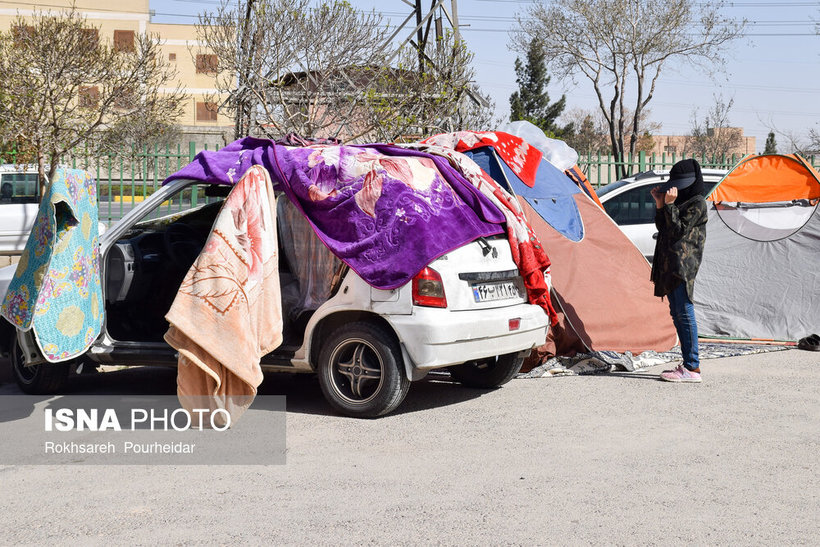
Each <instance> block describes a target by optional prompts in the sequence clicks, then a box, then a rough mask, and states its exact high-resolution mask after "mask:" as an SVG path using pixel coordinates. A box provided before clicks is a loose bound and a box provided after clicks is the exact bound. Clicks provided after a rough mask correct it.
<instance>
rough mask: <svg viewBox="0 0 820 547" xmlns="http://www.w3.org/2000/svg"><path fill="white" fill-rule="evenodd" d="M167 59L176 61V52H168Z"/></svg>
mask: <svg viewBox="0 0 820 547" xmlns="http://www.w3.org/2000/svg"><path fill="white" fill-rule="evenodd" d="M168 60H169V61H176V60H177V54H176V53H169V54H168Z"/></svg>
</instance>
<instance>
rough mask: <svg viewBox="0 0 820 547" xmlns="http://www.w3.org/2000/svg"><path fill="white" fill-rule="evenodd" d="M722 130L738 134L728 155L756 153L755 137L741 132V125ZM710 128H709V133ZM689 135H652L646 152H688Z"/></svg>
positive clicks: (658, 153) (679, 153) (678, 153)
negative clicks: (738, 137) (649, 146)
mask: <svg viewBox="0 0 820 547" xmlns="http://www.w3.org/2000/svg"><path fill="white" fill-rule="evenodd" d="M721 130H722V131H732V132H736V133H739V134H740V145H739V146H737V147H736V148H734V149H732V150H730V151H729V154H728V155H732V154H734V155H736V156H745V155H747V154H754V153H756V151H757V150H756V146H757V138H756V137H747V136H745V135H744V134H743V128H742V127H725V128H721ZM712 131H714V130H712V129H710V130H709V133H710V135H711V133H712ZM688 138H690V137H686V136H684V135H652V142H653V144H654V146H653V148H652V149H651V150H648V152H649V153H650V154H651V153H654V154H656V155H658V156H660V155H661V154H664V153H665V154H666V155H667V156H668V155H670V154H676V155H678V156H680V155H681V154H682V153H683V152H686V153H687V154H688V153H689V149H688V147H687V143H686V141H687V139H688Z"/></svg>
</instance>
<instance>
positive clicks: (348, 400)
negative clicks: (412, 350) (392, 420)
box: [318, 322, 410, 418]
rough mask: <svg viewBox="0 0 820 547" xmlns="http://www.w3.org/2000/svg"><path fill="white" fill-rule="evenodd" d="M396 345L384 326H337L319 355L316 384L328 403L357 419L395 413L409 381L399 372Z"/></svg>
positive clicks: (399, 366) (399, 360)
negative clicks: (317, 380)
mask: <svg viewBox="0 0 820 547" xmlns="http://www.w3.org/2000/svg"><path fill="white" fill-rule="evenodd" d="M402 367H403V365H402V357H401V351H400V349H399V346H398V343H397V342H396V340H395V338H394V337H393V335H392V333H390V332H389V331H388V330H387V329H385V328H384V327H381V326H379V325H376V324H373V323H365V322H357V323H350V324H348V325H344V326H342V327H339V328H338V329H336V330H335V331H333V333H332V334H331V336H330V338H329V339H328V341H327V342H326V343H325V345H324V347H323V348H322V351H321V352H320V354H319V367H318V373H319V384H320V385H321V387H322V393H323V394H324V396H325V398H326V399H327V400H328V402H329V403H330V404H331V406H333V408H335V409H336V410H338V411H339V412H341V413H343V414H346V415H348V416H353V417H356V418H374V417H377V416H383V415H384V414H387V413H388V412H391V411H392V410H394V409H395V408H396V407H397V406H399V404H401V402H402V401H403V400H404V397H405V396H406V395H407V391H408V390H409V389H410V380H408V379H407V376H405V374H404V371H403V369H402Z"/></svg>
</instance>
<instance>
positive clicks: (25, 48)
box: [0, 9, 185, 184]
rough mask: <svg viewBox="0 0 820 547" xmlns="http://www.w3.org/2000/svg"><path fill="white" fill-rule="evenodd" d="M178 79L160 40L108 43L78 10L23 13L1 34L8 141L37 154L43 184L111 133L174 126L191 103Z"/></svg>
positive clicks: (0, 116) (0, 75)
mask: <svg viewBox="0 0 820 547" xmlns="http://www.w3.org/2000/svg"><path fill="white" fill-rule="evenodd" d="M174 80H175V72H174V71H172V69H171V68H170V67H169V65H168V64H167V63H166V62H165V61H164V59H163V58H162V55H161V54H160V51H159V45H158V42H157V38H156V37H151V36H147V35H136V36H135V37H134V40H133V42H126V43H119V44H111V43H107V42H106V41H105V40H101V39H100V37H99V29H98V28H96V27H94V26H92V25H90V24H89V23H88V22H87V21H86V20H85V18H84V17H83V16H82V15H80V14H79V13H77V12H76V11H75V10H73V9H72V10H71V11H69V12H67V13H65V14H56V15H52V14H51V13H34V14H33V15H32V16H31V18H29V19H24V18H22V17H18V18H17V19H16V20H15V21H14V22H13V23H12V25H11V27H10V29H9V30H8V31H7V32H2V33H0V81H2V82H3V86H4V92H3V93H2V94H0V100H2V108H0V130H2V131H3V132H4V135H3V136H2V137H3V138H2V140H4V141H14V142H17V143H21V144H22V145H23V147H24V149H26V150H28V151H30V153H31V155H32V159H33V160H34V161H36V162H37V165H38V169H39V173H40V180H41V184H43V183H44V181H45V176H47V177H48V180H52V179H53V178H54V173H55V172H56V169H57V167H58V164H59V162H60V159H61V158H62V157H63V156H64V155H65V154H67V153H69V152H71V151H72V150H73V149H75V148H76V147H77V146H79V145H80V144H83V145H88V144H91V145H94V144H98V143H101V142H104V141H105V140H106V139H105V138H104V136H105V133H106V131H108V130H116V131H118V132H119V133H118V134H119V135H120V137H121V138H126V137H127V138H133V139H143V140H144V139H145V138H147V137H150V136H151V135H156V134H158V133H162V132H164V131H167V130H168V127H169V126H171V125H173V123H174V121H175V120H176V119H178V118H179V117H180V116H181V115H182V105H183V101H184V100H185V94H184V93H183V92H182V91H181V90H180V89H179V87H177V88H175V89H173V88H171V90H170V91H169V89H168V88H169V86H172V85H173V84H172V82H173V81H174ZM146 120H153V121H154V123H146ZM126 127H127V128H128V130H124V129H123V128H126ZM107 142H109V143H111V142H112V140H111V139H108V141H107Z"/></svg>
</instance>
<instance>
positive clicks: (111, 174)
mask: <svg viewBox="0 0 820 547" xmlns="http://www.w3.org/2000/svg"><path fill="white" fill-rule="evenodd" d="M207 149H208V146H207V145H205V146H203V147H197V145H196V143H194V142H189V143H188V144H187V146H185V145H182V144H178V145H176V146H174V147H170V146H154V147H144V148H143V149H141V150H134V149H130V150H122V151H119V152H117V153H110V154H103V155H94V154H92V153H90V152H88V151H83V150H79V151H75V152H74V153H73V154H72V155H71V157H70V158H68V159H67V160H66V161H65V162H64V163H65V164H66V165H71V166H72V167H75V168H82V169H85V170H87V171H88V172H90V173H91V174H92V175H94V177H95V178H96V180H97V194H98V201H99V211H100V220H102V221H103V222H106V223H109V224H110V223H111V222H113V221H116V220H119V219H120V218H122V216H123V215H125V213H127V212H128V211H130V210H131V209H132V208H133V207H134V206H135V205H137V204H139V203H140V202H142V201H143V200H145V198H147V197H148V196H150V195H151V194H153V193H154V192H155V191H156V190H157V189H158V188H159V187H160V185H161V184H162V181H164V180H165V179H166V178H167V177H168V176H170V175H171V174H173V173H175V172H176V171H178V170H180V169H181V168H182V167H184V166H185V165H187V164H188V163H190V162H191V161H193V159H194V156H195V155H196V154H197V153H198V152H199V151H200V150H207ZM686 157H687V156H686V155H676V154H666V153H664V154H647V153H646V152H638V153H635V154H632V155H629V156H627V158H626V159H624V160H622V161H615V159H614V158H613V156H611V155H606V154H592V153H588V154H581V155H580V157H579V160H578V165H579V167H580V168H581V169H582V170H583V171H584V173H585V174H586V176H587V178H588V179H589V181H590V183H592V184H593V185H594V186H595V187H596V188H597V187H600V186H603V185H605V184H609V183H611V182H615V181H616V180H618V178H619V177H618V167H619V166H623V167H625V168H626V169H625V170H626V171H627V172H628V173H631V174H632V175H635V174H638V173H641V172H644V171H650V170H668V169H670V168H671V167H672V166H673V165H674V164H675V163H676V162H678V161H679V160H681V159H685V158H686ZM689 157H695V158H696V159H697V160H698V162H699V163H700V164H701V166H702V167H703V168H707V169H709V168H713V169H726V170H728V169H731V168H732V167H733V166H734V165H736V164H737V163H738V162H739V161H740V160H741V159H742V158H743V155H739V154H733V155H730V156H718V157H705V156H691V155H690V156H689ZM807 159H808V161H809V163H811V164H812V165H814V166H815V168H820V166H818V162H820V158H817V157H815V156H810V157H809V158H807ZM14 160H15V156H14V153H13V151H12V152H10V153H4V151H2V150H0V163H14ZM186 192H187V193H183V195H182V196H178V197H176V198H174V200H173V201H169V202H166V203H164V204H163V205H162V207H160V210H159V211H158V212H157V214H171V213H174V212H176V211H179V210H182V209H183V208H187V207H191V206H196V205H198V204H201V203H206V202H207V201H208V200H207V198H205V196H201V195H199V194H197V193H196V190H189V191H186Z"/></svg>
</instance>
